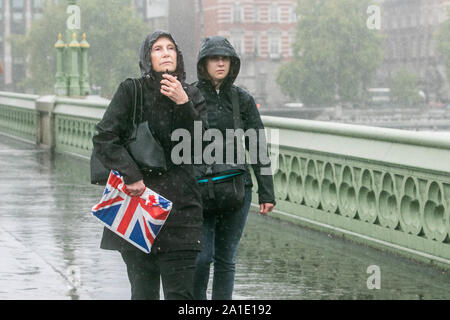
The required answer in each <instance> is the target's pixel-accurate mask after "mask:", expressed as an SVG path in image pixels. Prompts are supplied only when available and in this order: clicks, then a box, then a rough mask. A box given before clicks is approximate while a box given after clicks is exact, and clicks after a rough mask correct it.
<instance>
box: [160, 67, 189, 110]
mask: <svg viewBox="0 0 450 320" xmlns="http://www.w3.org/2000/svg"><path fill="white" fill-rule="evenodd" d="M163 78H164V79H163V80H161V94H163V95H165V96H166V97H168V98H169V99H170V100H172V101H173V102H175V103H176V104H185V103H186V102H188V101H189V97H188V95H187V93H186V91H184V89H183V86H182V85H181V82H180V81H178V79H177V77H174V76H172V75H170V74H166V73H165V74H163Z"/></svg>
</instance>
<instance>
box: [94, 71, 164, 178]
mask: <svg viewBox="0 0 450 320" xmlns="http://www.w3.org/2000/svg"><path fill="white" fill-rule="evenodd" d="M132 80H133V84H134V110H133V132H132V133H131V136H130V138H129V139H128V141H127V142H126V143H125V147H126V149H127V150H128V153H129V154H130V156H131V157H132V158H133V160H134V161H135V162H136V164H137V165H138V167H139V169H140V170H141V171H143V172H148V173H150V172H156V173H158V172H164V171H166V170H167V164H166V158H165V156H164V149H163V148H162V146H161V144H160V143H159V141H158V140H157V139H156V138H155V137H154V135H153V134H152V132H151V130H150V128H149V125H148V122H147V121H144V122H141V123H140V124H139V125H138V124H137V123H136V109H137V86H136V81H137V82H138V83H139V87H140V92H141V95H140V98H141V99H140V108H141V117H140V119H141V120H142V108H143V91H142V84H141V82H140V81H139V80H136V79H132ZM97 152H98V151H97V150H96V148H95V147H94V149H93V150H92V155H91V183H92V184H98V185H105V184H106V182H107V181H108V177H109V173H110V170H109V169H107V168H106V167H105V166H104V165H103V164H102V163H101V162H100V160H99V159H98V156H97Z"/></svg>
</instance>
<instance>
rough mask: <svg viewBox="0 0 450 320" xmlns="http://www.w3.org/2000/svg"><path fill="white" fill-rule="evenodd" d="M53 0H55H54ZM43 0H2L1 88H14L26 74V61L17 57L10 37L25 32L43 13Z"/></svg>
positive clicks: (0, 4) (0, 14) (0, 17)
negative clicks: (16, 82)
mask: <svg viewBox="0 0 450 320" xmlns="http://www.w3.org/2000/svg"><path fill="white" fill-rule="evenodd" d="M52 1H53V0H52ZM42 2H43V1H42V0H1V1H0V62H1V63H2V65H3V73H2V74H0V90H14V85H13V84H14V82H15V81H19V80H21V79H23V78H24V77H25V75H26V68H25V61H24V59H23V58H15V57H14V52H13V49H12V47H11V42H10V41H9V38H10V36H11V35H13V34H25V32H26V30H27V29H29V28H30V26H31V22H32V20H33V19H38V18H40V17H41V14H42Z"/></svg>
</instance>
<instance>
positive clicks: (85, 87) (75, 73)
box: [55, 0, 90, 96]
mask: <svg viewBox="0 0 450 320" xmlns="http://www.w3.org/2000/svg"><path fill="white" fill-rule="evenodd" d="M67 3H68V6H67V14H69V17H68V19H67V22H66V27H67V28H66V36H65V40H66V41H65V42H64V41H63V39H62V35H61V34H60V35H59V36H58V41H57V42H56V44H55V48H56V52H57V53H56V55H57V72H56V76H55V77H56V83H55V91H56V95H68V96H80V95H88V94H90V85H89V73H88V59H87V50H88V48H89V47H90V46H89V43H87V41H86V35H83V41H82V42H81V43H79V42H78V41H77V37H78V35H79V32H80V28H81V14H80V7H79V6H78V5H77V3H78V0H67ZM80 67H81V70H80ZM80 75H81V76H80Z"/></svg>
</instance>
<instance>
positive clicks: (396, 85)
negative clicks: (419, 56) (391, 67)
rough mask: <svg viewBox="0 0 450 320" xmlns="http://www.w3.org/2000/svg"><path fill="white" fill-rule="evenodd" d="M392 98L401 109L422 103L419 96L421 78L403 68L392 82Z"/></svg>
mask: <svg viewBox="0 0 450 320" xmlns="http://www.w3.org/2000/svg"><path fill="white" fill-rule="evenodd" d="M390 87H391V98H392V101H393V102H394V104H397V105H398V106H399V107H413V106H417V105H418V104H419V103H420V102H422V97H421V96H420V94H419V78H418V76H417V75H416V74H414V73H411V72H409V71H408V70H407V69H406V68H404V67H402V68H399V69H398V70H397V72H396V73H395V74H394V76H393V77H392V80H391V86H390Z"/></svg>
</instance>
